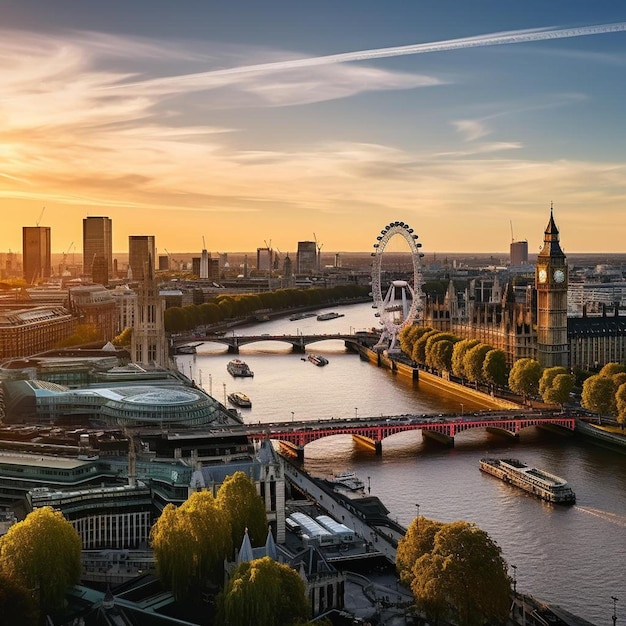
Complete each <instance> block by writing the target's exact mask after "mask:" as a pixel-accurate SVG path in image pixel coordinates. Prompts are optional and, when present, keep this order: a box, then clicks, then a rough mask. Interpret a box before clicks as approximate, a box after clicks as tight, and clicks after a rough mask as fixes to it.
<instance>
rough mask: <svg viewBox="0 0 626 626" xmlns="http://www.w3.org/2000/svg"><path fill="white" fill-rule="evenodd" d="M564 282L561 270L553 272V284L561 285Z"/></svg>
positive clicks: (563, 274)
mask: <svg viewBox="0 0 626 626" xmlns="http://www.w3.org/2000/svg"><path fill="white" fill-rule="evenodd" d="M564 280H565V272H564V271H563V270H554V282H556V283H562V282H563V281H564Z"/></svg>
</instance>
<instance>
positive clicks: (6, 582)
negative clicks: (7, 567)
mask: <svg viewBox="0 0 626 626" xmlns="http://www.w3.org/2000/svg"><path fill="white" fill-rule="evenodd" d="M0 616H1V617H0V623H2V624H20V626H36V625H37V624H38V623H39V616H38V611H37V603H36V602H35V598H34V597H33V594H32V593H31V592H30V591H29V590H28V589H27V588H26V587H24V586H22V585H20V584H18V583H17V582H15V581H14V580H13V579H12V578H9V577H8V576H6V575H5V574H3V573H2V572H0Z"/></svg>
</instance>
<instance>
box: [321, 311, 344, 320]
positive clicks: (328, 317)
mask: <svg viewBox="0 0 626 626" xmlns="http://www.w3.org/2000/svg"><path fill="white" fill-rule="evenodd" d="M338 317H343V313H335V312H334V311H331V312H330V313H320V314H319V315H318V316H317V321H318V322H325V321H326V320H335V319H337V318H338Z"/></svg>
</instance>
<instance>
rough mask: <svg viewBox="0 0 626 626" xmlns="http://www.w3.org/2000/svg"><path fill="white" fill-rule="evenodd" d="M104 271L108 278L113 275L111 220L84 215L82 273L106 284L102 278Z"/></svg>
mask: <svg viewBox="0 0 626 626" xmlns="http://www.w3.org/2000/svg"><path fill="white" fill-rule="evenodd" d="M96 260H97V262H96ZM94 263H96V266H95V272H96V277H94ZM105 268H106V269H105ZM105 272H106V276H107V280H108V278H109V277H110V276H112V275H113V222H112V221H111V218H110V217H101V216H90V217H85V218H84V219H83V274H85V275H86V276H92V278H93V280H94V282H99V283H101V284H106V282H103V280H102V278H103V276H104V274H105ZM96 278H97V279H98V280H96Z"/></svg>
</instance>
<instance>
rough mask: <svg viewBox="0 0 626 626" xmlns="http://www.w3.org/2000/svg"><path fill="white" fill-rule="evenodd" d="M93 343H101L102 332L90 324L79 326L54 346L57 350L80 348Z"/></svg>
mask: <svg viewBox="0 0 626 626" xmlns="http://www.w3.org/2000/svg"><path fill="white" fill-rule="evenodd" d="M94 341H103V335H102V331H101V330H100V329H98V328H96V327H95V326H92V325H91V324H79V325H78V326H77V327H76V329H75V330H74V332H73V333H72V334H71V335H70V336H69V337H66V338H65V339H63V340H61V341H59V342H58V343H57V344H56V347H57V348H71V347H72V346H82V345H84V344H86V343H93V342H94Z"/></svg>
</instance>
